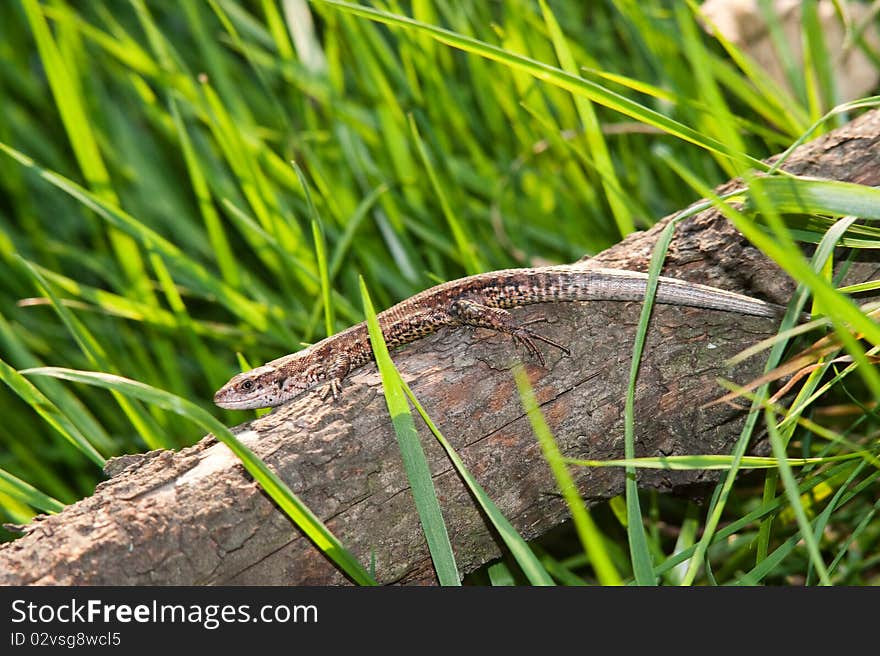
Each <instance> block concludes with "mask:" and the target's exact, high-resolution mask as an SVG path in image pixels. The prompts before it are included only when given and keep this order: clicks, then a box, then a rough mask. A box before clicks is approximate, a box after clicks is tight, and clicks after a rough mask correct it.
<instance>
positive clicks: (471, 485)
mask: <svg viewBox="0 0 880 656" xmlns="http://www.w3.org/2000/svg"><path fill="white" fill-rule="evenodd" d="M401 384H402V385H403V390H404V392H406V395H407V396H408V397H409V400H410V402H411V403H412V404H413V406H414V407H415V409H416V411H417V412H418V413H419V414H420V415H421V417H422V419H423V420H424V422H425V424H427V426H428V428H429V429H430V430H431V432H432V433H433V434H434V437H435V438H437V441H438V442H440V446H442V447H443V450H444V451H446V454H447V455H448V456H449V459H450V460H451V461H452V464H453V466H454V467H455V470H456V471H457V472H458V475H459V476H460V477H461V479H462V480H463V481H464V483H465V485H467V486H468V489H469V490H470V491H471V494H472V495H473V496H474V498H475V499H476V500H477V503H479V504H480V508H482V509H483V512H484V513H486V516H487V517H488V518H489V521H491V522H492V526H493V527H494V528H495V530H496V531H497V532H498V535H500V536H501V539H502V540H504V544H506V545H507V548H508V549H509V550H510V553H511V554H512V555H513V557H514V559H516V562H517V564H518V565H519V566H520V568H521V569H522V571H523V574H525V575H526V578H528V580H529V582H530V583H531V584H532V585H553V579H552V578H551V577H550V575H549V574H548V572H547V570H546V569H545V568H544V566H543V565H541V561H539V560H538V558H537V556H535V554H534V553H533V552H532V550H531V548H530V547H529V545H528V544H526V541H525V540H523V538H522V536H521V535H520V534H519V533H518V532H517V531H516V529H515V528H513V526H512V525H511V523H510V522H509V521H508V520H507V518H506V517H505V516H504V515H503V514H502V513H501V511H500V510H499V509H498V506H496V505H495V502H494V501H492V499H490V498H489V495H488V494H486V491H485V490H484V489H483V487H482V486H481V485H480V484H479V483H478V482H477V479H475V478H474V477H473V475H472V474H471V473H470V472H469V471H468V470H467V467H465V464H464V462H463V461H462V459H461V457H460V456H459V455H458V454H457V453H456V452H455V449H453V448H452V445H451V444H450V443H449V441H448V440H447V439H446V438H445V437H444V436H443V434H442V433H441V432H440V429H438V428H437V426H436V425H435V424H434V422H433V421H432V420H431V417H430V416H429V415H428V413H427V412H426V411H425V409H424V408H423V407H422V404H421V403H419V400H418V399H417V398H416V395H415V394H413V391H412V390H411V389H410V387H409V385H407V384H406V382H405V381H403V380H402V379H401Z"/></svg>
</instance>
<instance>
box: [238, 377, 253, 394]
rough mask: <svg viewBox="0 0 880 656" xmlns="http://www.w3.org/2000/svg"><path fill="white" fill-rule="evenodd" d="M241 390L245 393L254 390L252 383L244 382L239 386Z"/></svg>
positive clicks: (249, 381) (250, 381)
mask: <svg viewBox="0 0 880 656" xmlns="http://www.w3.org/2000/svg"><path fill="white" fill-rule="evenodd" d="M241 389H243V390H244V391H245V392H250V391H251V390H252V389H254V381H252V380H246V381H244V382H243V383H242V384H241Z"/></svg>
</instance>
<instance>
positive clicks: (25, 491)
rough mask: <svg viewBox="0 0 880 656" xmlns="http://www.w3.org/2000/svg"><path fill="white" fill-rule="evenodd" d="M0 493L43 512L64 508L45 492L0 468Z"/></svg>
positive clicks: (54, 511) (58, 510) (57, 510)
mask: <svg viewBox="0 0 880 656" xmlns="http://www.w3.org/2000/svg"><path fill="white" fill-rule="evenodd" d="M0 493H3V494H7V495H9V496H10V497H12V498H13V499H15V500H16V501H19V502H21V503H26V504H27V505H29V506H30V507H31V508H36V509H37V510H41V511H43V512H45V513H57V512H61V511H62V510H64V504H63V503H61V502H60V501H58V499H55V498H53V497H50V496H49V495H48V494H46V493H45V492H41V491H40V490H38V489H37V488H35V487H34V486H33V485H31V484H30V483H27V482H25V481H23V480H21V479H20V478H18V477H17V476H13V475H12V474H10V473H9V472H8V471H6V470H4V469H0Z"/></svg>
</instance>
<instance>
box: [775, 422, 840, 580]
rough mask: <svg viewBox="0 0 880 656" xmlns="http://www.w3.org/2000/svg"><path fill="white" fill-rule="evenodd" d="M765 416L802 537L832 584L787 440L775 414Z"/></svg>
mask: <svg viewBox="0 0 880 656" xmlns="http://www.w3.org/2000/svg"><path fill="white" fill-rule="evenodd" d="M764 416H765V419H766V422H765V423H766V424H767V430H768V432H769V435H770V447H771V448H772V450H773V455H774V456H776V459H777V460H778V461H779V462H778V464H777V466H778V469H779V477H780V478H781V479H782V484H783V487H784V488H785V494H786V496H787V497H788V502H789V504H791V508H792V510H794V515H795V518H796V519H797V523H798V527H800V535H801V538H802V539H803V541H804V543H805V544H806V547H807V553H808V554H809V555H810V562H811V563H812V565H813V567H815V568H816V571H817V572H818V573H819V580H820V581H821V582H822V585H831V579H830V578H829V577H828V569H827V568H826V566H825V561H823V560H822V554H821V553H819V544H818V542H817V540H816V536H815V535H814V533H813V531H812V529H811V527H810V520H809V519H807V514H806V513H805V512H804V507H803V505H802V504H801V499H800V495H799V494H798V485H797V481H795V479H794V474H792V471H791V467H790V466H789V463H788V457H787V455H786V453H785V447H786V442H784V441H783V439H782V436H781V435H780V434H779V430H778V429H777V428H776V423H775V422H774V418H773V415H772V413H771V411H770V410H769V409H767V410H765V411H764Z"/></svg>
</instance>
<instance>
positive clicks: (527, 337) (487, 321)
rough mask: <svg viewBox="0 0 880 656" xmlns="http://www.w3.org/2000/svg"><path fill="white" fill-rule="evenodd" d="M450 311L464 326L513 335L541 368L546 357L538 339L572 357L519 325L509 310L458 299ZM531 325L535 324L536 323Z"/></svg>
mask: <svg viewBox="0 0 880 656" xmlns="http://www.w3.org/2000/svg"><path fill="white" fill-rule="evenodd" d="M449 311H450V314H451V315H452V317H453V318H454V319H455V320H456V321H458V322H459V323H462V324H464V325H467V326H475V327H477V328H489V329H491V330H497V331H498V332H501V333H507V334H508V335H511V336H512V337H513V339H514V341H515V342H518V343H520V344H522V345H523V346H525V348H526V350H527V351H528V352H529V353H530V354H531V355H533V356H535V357H536V358H537V359H538V361H539V362H540V363H541V366H544V356H543V355H541V351H540V349H538V347H537V346H536V345H535V341H534V340H536V339H537V340H538V341H541V342H544V343H545V344H549V345H550V346H555V347H556V348H558V349H559V350H560V351H562V352H563V353H565V354H566V355H571V352H570V351H569V350H568V349H567V348H565V347H564V346H562V344H557V343H556V342H554V341H553V340H552V339H549V338H547V337H544V336H543V335H540V334H538V333H536V332H535V331H533V330H532V329H531V328H528V327H527V326H528V324H520V323H517V322H516V320H515V319H514V318H513V315H512V314H510V312H508V311H507V310H503V309H501V308H493V307H489V306H488V305H482V304H480V303H476V302H475V301H469V300H467V299H457V300H455V301H453V302H452V305H451V307H450V309H449ZM529 323H534V321H532V322H529Z"/></svg>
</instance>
